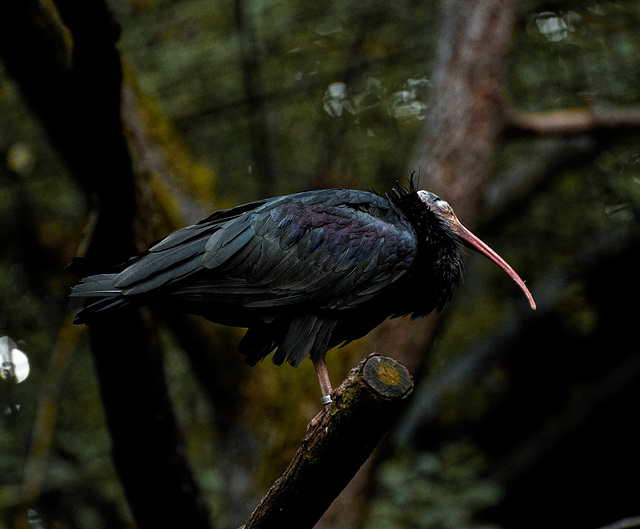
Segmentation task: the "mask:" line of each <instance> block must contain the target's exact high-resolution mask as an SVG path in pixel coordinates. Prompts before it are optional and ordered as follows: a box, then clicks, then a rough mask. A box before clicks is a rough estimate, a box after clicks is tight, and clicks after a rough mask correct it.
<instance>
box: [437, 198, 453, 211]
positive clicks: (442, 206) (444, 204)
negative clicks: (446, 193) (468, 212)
mask: <svg viewBox="0 0 640 529" xmlns="http://www.w3.org/2000/svg"><path fill="white" fill-rule="evenodd" d="M436 205H437V206H438V207H439V208H440V209H441V210H442V211H445V212H446V213H449V212H450V211H451V206H450V205H449V203H448V202H447V201H446V200H442V199H440V200H438V201H436Z"/></svg>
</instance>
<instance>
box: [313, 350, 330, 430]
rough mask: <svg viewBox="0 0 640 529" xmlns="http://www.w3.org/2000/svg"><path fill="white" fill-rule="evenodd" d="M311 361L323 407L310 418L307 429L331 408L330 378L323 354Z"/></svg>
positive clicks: (315, 423) (314, 424)
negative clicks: (318, 384) (318, 383)
mask: <svg viewBox="0 0 640 529" xmlns="http://www.w3.org/2000/svg"><path fill="white" fill-rule="evenodd" d="M311 361H312V362H313V367H314V368H315V370H316V375H317V376H318V382H320V391H321V392H322V398H321V399H320V402H322V404H323V405H324V409H323V410H322V411H320V412H319V413H318V414H317V415H316V416H315V417H314V418H313V419H311V422H310V423H309V425H308V426H307V429H310V428H313V427H315V426H316V425H317V424H318V423H319V422H320V420H321V419H322V417H324V415H325V413H328V412H329V410H331V402H332V401H331V393H333V388H332V387H331V380H330V379H329V370H328V369H327V364H326V363H325V361H324V356H322V357H320V358H312V359H311Z"/></svg>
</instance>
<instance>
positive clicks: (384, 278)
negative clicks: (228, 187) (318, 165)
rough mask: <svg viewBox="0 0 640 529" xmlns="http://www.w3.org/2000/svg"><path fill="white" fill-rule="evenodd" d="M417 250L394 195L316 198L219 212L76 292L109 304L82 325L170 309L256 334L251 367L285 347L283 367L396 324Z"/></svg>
mask: <svg viewBox="0 0 640 529" xmlns="http://www.w3.org/2000/svg"><path fill="white" fill-rule="evenodd" d="M416 252H417V241H416V233H415V231H414V229H413V228H412V226H411V224H410V223H409V222H408V221H407V219H406V218H405V217H404V216H403V214H402V213H401V212H400V211H399V210H398V208H397V207H395V206H394V204H393V203H392V202H390V201H389V200H388V199H387V198H386V197H381V196H379V195H376V194H373V193H367V192H362V191H350V190H319V191H309V192H303V193H297V194H293V195H287V196H283V197H277V198H273V199H269V200H264V201H260V202H255V203H252V204H247V205H244V206H239V207H237V208H232V209H230V210H224V211H220V212H216V213H214V214H213V215H211V216H210V217H208V218H207V219H205V220H203V221H201V222H200V223H198V224H195V225H193V226H189V227H186V228H183V229H181V230H178V231H176V232H174V233H173V234H171V235H169V236H168V237H167V238H165V239H163V240H162V241H160V242H159V243H158V244H156V245H154V246H152V247H151V248H150V249H149V250H147V251H146V252H144V253H143V254H141V255H140V256H138V257H137V258H134V259H133V260H132V262H131V264H130V265H129V266H127V267H126V268H125V269H124V270H123V271H122V272H120V273H119V274H117V275H115V274H114V275H101V276H90V277H89V278H86V279H84V280H83V281H82V282H81V283H80V284H79V285H78V286H77V287H76V288H75V289H74V291H73V293H72V295H73V296H78V297H97V298H99V299H98V300H97V301H96V302H95V303H94V304H92V305H89V306H88V307H87V308H86V309H85V310H84V311H83V312H81V313H80V315H79V320H80V321H87V320H89V319H90V318H91V317H94V316H95V315H97V314H99V313H100V312H101V311H104V310H110V309H112V308H114V307H122V306H125V305H133V306H139V305H144V304H147V303H152V302H153V303H163V304H168V305H170V306H174V307H178V308H180V309H181V310H185V311H187V312H192V313H196V314H200V315H203V316H205V317H207V318H209V319H211V320H214V321H218V322H220V323H224V324H229V325H236V326H243V327H248V328H249V331H248V332H247V334H246V336H245V338H244V340H243V342H242V344H241V346H240V348H241V350H242V351H243V352H244V353H245V354H247V358H248V361H250V362H251V363H254V362H256V361H258V360H260V359H261V358H263V357H264V356H266V355H267V354H269V353H270V352H271V351H273V350H274V349H276V348H277V349H278V351H277V352H276V355H275V356H274V361H275V362H277V363H280V362H282V361H284V360H287V361H288V362H290V363H292V364H294V365H298V364H299V363H300V362H301V361H302V359H303V358H304V357H305V356H306V355H307V354H308V353H310V354H311V355H312V356H314V355H315V356H317V355H324V353H325V352H326V350H327V349H328V348H329V347H331V346H333V345H336V344H338V343H340V342H342V341H345V340H351V339H355V338H357V337H360V336H362V335H364V334H366V333H367V332H368V331H370V330H371V329H372V328H373V327H375V326H376V325H378V324H379V323H380V322H381V321H382V320H384V319H385V318H386V317H387V316H391V315H392V311H391V308H392V307H390V306H389V305H388V304H389V299H390V291H391V289H392V288H393V284H394V283H397V282H398V281H400V280H401V278H402V277H403V276H404V275H405V274H406V273H407V271H408V270H409V269H410V268H411V266H412V263H413V261H414V259H415V256H416Z"/></svg>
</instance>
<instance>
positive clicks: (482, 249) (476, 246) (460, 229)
mask: <svg viewBox="0 0 640 529" xmlns="http://www.w3.org/2000/svg"><path fill="white" fill-rule="evenodd" d="M454 226H455V230H456V233H457V235H458V237H460V238H461V239H462V240H463V241H464V243H465V245H466V246H469V248H471V249H473V250H475V251H476V252H478V253H481V254H482V255H484V256H485V257H488V258H489V259H491V260H492V261H493V262H494V263H495V264H497V265H498V266H499V267H500V268H502V269H503V270H504V271H505V272H506V273H507V274H509V277H511V279H513V280H514V281H515V282H516V283H517V284H518V286H519V287H520V290H522V292H524V295H525V296H527V299H528V300H529V305H531V309H532V310H536V302H535V301H534V299H533V296H532V295H531V292H529V289H528V288H527V286H526V285H525V284H524V281H523V280H522V279H520V276H519V275H518V274H516V272H515V270H514V269H513V268H511V267H510V266H509V264H508V263H507V262H506V261H505V260H504V259H503V258H502V257H500V256H499V255H498V254H497V253H496V252H494V251H493V250H492V249H491V248H490V247H489V246H488V245H487V244H485V243H484V242H482V241H481V240H480V239H478V237H476V236H475V235H474V234H473V233H471V232H470V231H469V230H468V229H467V228H465V227H464V226H463V225H462V223H461V222H460V221H459V220H458V219H457V218H456V219H454Z"/></svg>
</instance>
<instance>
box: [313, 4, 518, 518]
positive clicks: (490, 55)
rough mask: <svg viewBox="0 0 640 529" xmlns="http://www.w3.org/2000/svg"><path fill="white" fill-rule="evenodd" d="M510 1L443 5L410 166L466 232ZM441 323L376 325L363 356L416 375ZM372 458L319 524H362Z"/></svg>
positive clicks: (497, 98) (486, 155)
mask: <svg viewBox="0 0 640 529" xmlns="http://www.w3.org/2000/svg"><path fill="white" fill-rule="evenodd" d="M515 15H516V11H515V2H514V1H512V0H480V1H474V0H458V1H451V0H443V1H442V2H441V5H440V17H441V20H442V23H441V27H442V34H441V35H440V40H439V48H438V60H437V63H436V67H435V71H434V72H433V76H432V81H433V91H432V94H431V104H430V107H429V113H428V116H427V119H426V120H425V123H424V126H423V128H422V131H421V133H420V136H419V137H418V138H417V141H416V149H415V153H414V157H413V160H412V161H411V164H410V167H409V168H410V170H411V171H414V170H415V171H419V173H420V187H421V188H423V189H428V190H430V191H433V192H434V193H436V194H439V195H441V196H443V198H445V199H446V200H447V201H448V202H449V203H450V204H451V205H452V207H453V208H454V210H455V211H456V214H457V215H458V217H459V218H460V219H461V220H462V222H463V223H464V224H465V225H466V226H468V227H473V226H474V225H475V224H476V222H477V217H478V211H479V206H480V202H481V198H482V193H483V190H484V187H485V184H486V182H487V180H488V177H489V175H490V173H491V168H492V160H493V154H494V150H495V145H496V142H497V139H498V137H499V136H500V134H501V132H502V130H503V128H504V125H505V119H504V112H503V86H504V79H505V73H506V66H507V57H508V53H509V49H510V45H511V35H512V31H513V24H514V22H515ZM439 321H440V318H439V316H437V315H432V316H430V317H429V318H427V319H426V320H414V321H412V320H410V319H409V318H399V319H395V320H390V321H388V322H386V323H385V324H384V325H382V326H380V327H379V328H378V329H377V330H376V331H374V332H373V333H372V335H371V336H370V338H369V342H368V346H367V347H366V349H367V350H370V351H377V352H379V353H381V354H388V353H389V354H390V353H391V352H393V357H394V358H396V359H397V360H399V361H400V362H402V363H403V364H404V365H406V366H407V368H408V369H409V370H410V371H411V372H412V373H418V374H419V371H420V366H421V365H422V363H423V360H424V358H425V353H426V352H427V351H428V349H429V348H430V347H431V344H432V342H433V338H434V336H435V333H436V331H437V328H438V324H439ZM374 458H375V453H374V455H373V456H372V458H371V459H370V460H369V461H368V462H367V464H365V465H364V466H363V467H362V468H361V470H360V472H359V473H358V474H356V477H355V478H354V480H353V481H352V483H351V484H350V486H349V487H347V488H346V489H345V490H344V491H343V493H342V494H341V495H340V496H339V497H338V499H337V500H336V501H335V502H334V503H333V505H332V507H331V508H330V509H329V510H328V511H327V513H326V514H325V516H324V517H323V518H322V519H321V520H320V523H319V524H318V525H317V526H316V527H318V528H325V527H327V528H328V527H342V528H345V529H348V528H354V529H355V528H357V527H361V526H362V514H363V512H362V510H360V508H361V506H363V505H365V504H366V502H365V501H363V496H364V495H366V493H367V483H368V481H369V477H370V475H371V473H372V470H373V468H374V466H375V461H372V459H374Z"/></svg>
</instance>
